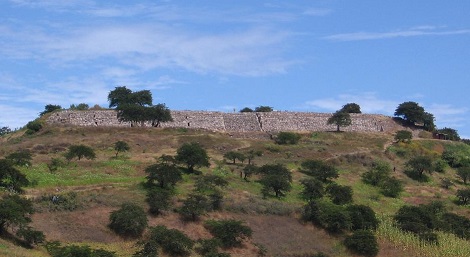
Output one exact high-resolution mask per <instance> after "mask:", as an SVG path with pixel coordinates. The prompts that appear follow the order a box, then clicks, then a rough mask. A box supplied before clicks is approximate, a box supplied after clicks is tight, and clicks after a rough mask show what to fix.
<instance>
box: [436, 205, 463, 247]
mask: <svg viewBox="0 0 470 257" xmlns="http://www.w3.org/2000/svg"><path fill="white" fill-rule="evenodd" d="M439 229H440V230H442V231H445V232H448V233H452V234H454V235H456V236H458V237H460V238H464V239H467V240H468V239H470V220H469V219H468V218H467V217H464V216H460V215H457V214H455V213H450V212H446V213H444V214H443V215H442V217H441V219H440V222H439Z"/></svg>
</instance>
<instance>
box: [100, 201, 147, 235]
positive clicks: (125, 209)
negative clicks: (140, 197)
mask: <svg viewBox="0 0 470 257" xmlns="http://www.w3.org/2000/svg"><path fill="white" fill-rule="evenodd" d="M109 222H110V223H109V225H108V226H109V228H111V229H112V230H113V231H114V232H116V233H117V234H119V235H121V236H126V237H127V236H128V237H139V236H141V235H142V233H143V232H144V230H145V228H146V227H147V216H146V215H145V211H144V209H143V208H142V207H140V206H138V205H135V204H132V203H124V204H122V205H121V208H120V209H119V210H116V211H113V212H111V215H110V216H109Z"/></svg>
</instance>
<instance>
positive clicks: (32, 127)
mask: <svg viewBox="0 0 470 257" xmlns="http://www.w3.org/2000/svg"><path fill="white" fill-rule="evenodd" d="M41 129H42V122H41V121H39V120H33V121H30V122H28V123H27V124H26V134H28V135H31V134H34V133H36V132H39V131H40V130H41Z"/></svg>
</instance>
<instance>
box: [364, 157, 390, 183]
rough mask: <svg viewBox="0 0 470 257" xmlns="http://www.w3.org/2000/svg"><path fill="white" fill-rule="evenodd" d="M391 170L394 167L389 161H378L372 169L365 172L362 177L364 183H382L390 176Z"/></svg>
mask: <svg viewBox="0 0 470 257" xmlns="http://www.w3.org/2000/svg"><path fill="white" fill-rule="evenodd" d="M391 172H392V168H391V167H390V164H388V163H387V162H382V161H378V162H375V163H374V165H373V166H372V168H371V169H369V170H368V171H366V172H364V173H363V174H362V175H361V177H362V181H363V182H364V183H366V184H369V185H372V186H378V185H379V184H380V183H382V182H383V181H384V180H386V179H387V178H388V177H390V173H391Z"/></svg>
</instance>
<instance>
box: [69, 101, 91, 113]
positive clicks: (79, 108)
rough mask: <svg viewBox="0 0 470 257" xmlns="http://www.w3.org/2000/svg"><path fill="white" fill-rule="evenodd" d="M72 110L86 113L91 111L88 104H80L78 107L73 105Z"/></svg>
mask: <svg viewBox="0 0 470 257" xmlns="http://www.w3.org/2000/svg"><path fill="white" fill-rule="evenodd" d="M69 109H70V110H77V111H85V110H88V109H90V106H89V105H88V104H86V103H79V104H77V105H75V104H71V105H70V107H69Z"/></svg>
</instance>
